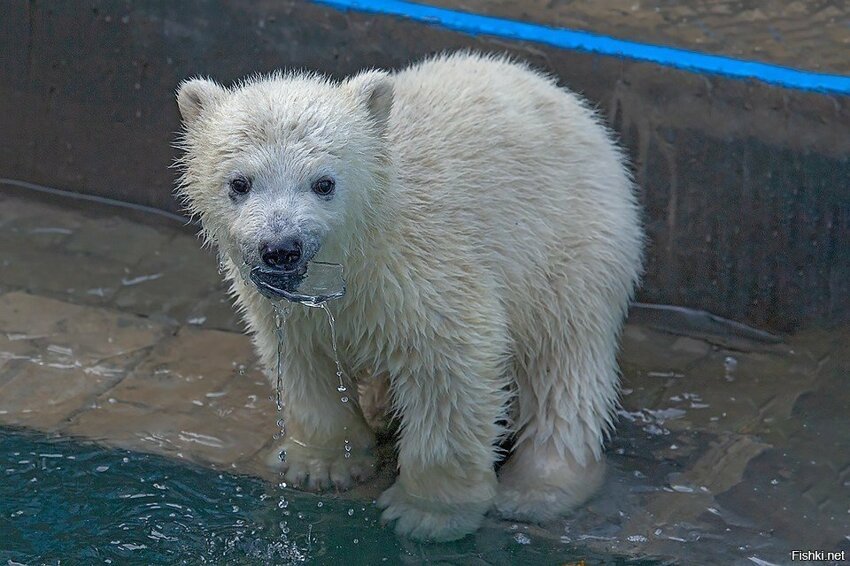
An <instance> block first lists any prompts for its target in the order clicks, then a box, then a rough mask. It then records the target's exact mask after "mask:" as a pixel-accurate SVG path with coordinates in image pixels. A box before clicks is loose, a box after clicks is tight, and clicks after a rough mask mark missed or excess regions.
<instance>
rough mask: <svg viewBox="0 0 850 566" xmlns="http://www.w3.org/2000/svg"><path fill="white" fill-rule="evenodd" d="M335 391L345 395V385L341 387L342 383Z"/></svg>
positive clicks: (346, 389)
mask: <svg viewBox="0 0 850 566" xmlns="http://www.w3.org/2000/svg"><path fill="white" fill-rule="evenodd" d="M336 390H337V391H339V392H340V393H345V392H346V391H348V388H347V387H346V386H345V385H343V384H342V383H340V384H339V387H337V388H336Z"/></svg>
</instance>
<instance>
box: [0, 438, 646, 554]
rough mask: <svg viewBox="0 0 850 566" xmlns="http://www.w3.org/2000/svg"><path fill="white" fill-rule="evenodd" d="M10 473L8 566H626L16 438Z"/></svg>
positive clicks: (88, 449) (5, 530) (232, 479)
mask: <svg viewBox="0 0 850 566" xmlns="http://www.w3.org/2000/svg"><path fill="white" fill-rule="evenodd" d="M0 469H2V473H3V481H2V483H0V533H2V542H0V563H8V564H15V563H19V564H32V563H39V564H60V563H61V564H81V563H86V564H92V563H102V564H225V563H226V564H299V563H308V564H423V563H434V562H436V563H441V564H566V563H571V562H572V563H579V562H580V561H581V560H585V562H586V563H594V564H603V563H604V564H620V563H626V562H627V561H626V560H625V559H618V558H616V557H614V558H611V557H605V556H603V555H600V554H598V553H595V552H591V551H589V550H587V549H583V548H581V547H580V546H572V545H570V544H565V543H563V542H560V541H557V540H555V541H553V540H550V539H545V538H540V537H539V536H537V535H536V534H535V533H534V532H529V529H528V528H526V527H521V526H519V525H507V524H500V523H491V524H488V525H487V526H485V527H484V529H482V532H481V533H480V534H479V536H476V537H475V538H474V539H472V538H470V539H465V540H463V541H460V542H456V543H450V544H439V545H433V544H431V545H429V544H420V543H413V542H410V541H406V540H403V539H400V538H398V537H396V536H395V535H393V533H392V532H391V531H390V530H389V529H383V528H379V526H378V525H379V512H378V510H377V509H376V507H375V506H374V504H373V503H371V502H355V501H350V500H344V499H340V498H336V497H334V496H318V495H312V494H307V493H301V492H297V491H293V490H287V489H280V488H278V487H275V486H274V485H273V484H270V483H268V482H263V481H261V480H257V479H253V478H249V477H244V476H236V475H230V474H223V473H218V472H215V471H213V470H209V469H205V468H201V467H196V466H191V465H185V464H181V463H177V462H175V461H173V460H169V459H166V458H162V457H158V456H151V455H145V454H140V453H136V452H128V451H120V450H109V449H104V448H102V447H99V446H97V445H94V444H87V443H79V442H73V441H68V440H60V439H56V438H52V439H51V438H48V437H47V436H45V435H40V434H34V433H30V432H23V431H17V430H12V429H8V428H0ZM628 563H630V564H633V563H635V562H628ZM647 563H650V562H647Z"/></svg>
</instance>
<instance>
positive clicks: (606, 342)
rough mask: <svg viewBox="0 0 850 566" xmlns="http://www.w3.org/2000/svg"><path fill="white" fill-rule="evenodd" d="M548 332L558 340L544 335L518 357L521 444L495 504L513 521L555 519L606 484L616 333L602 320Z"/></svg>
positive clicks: (556, 324) (502, 476)
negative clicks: (604, 450)
mask: <svg viewBox="0 0 850 566" xmlns="http://www.w3.org/2000/svg"><path fill="white" fill-rule="evenodd" d="M541 327H545V325H541ZM550 330H551V331H552V333H553V334H555V335H548V336H544V335H542V333H541V335H538V336H537V337H535V339H534V340H532V341H530V342H527V343H526V344H525V346H526V347H527V348H526V349H525V350H524V351H520V352H518V354H517V359H516V365H517V368H516V371H517V385H518V398H517V401H518V403H519V418H518V421H517V423H516V430H517V442H516V444H515V446H514V448H513V451H512V454H511V456H510V458H509V459H508V461H507V462H506V463H505V465H504V466H502V468H501V470H500V472H499V495H498V497H497V501H496V507H497V509H498V510H499V512H500V514H501V515H502V516H503V517H505V518H509V519H515V520H525V521H547V520H551V519H554V518H555V517H558V516H560V515H562V514H564V513H566V512H568V511H570V510H572V509H574V508H575V507H576V506H578V505H581V504H582V503H584V502H585V501H586V500H587V499H589V498H590V497H591V496H592V495H593V494H594V492H595V491H596V490H597V489H598V488H599V486H600V485H601V483H602V481H603V478H604V472H605V466H604V459H603V455H602V442H603V438H604V435H605V431H606V429H607V428H608V427H609V426H610V422H611V420H610V419H611V411H612V409H613V405H614V403H615V399H616V395H617V375H618V374H617V368H616V360H615V353H616V340H617V332H616V330H615V329H614V327H613V326H612V325H610V324H609V325H606V324H604V323H601V321H598V320H596V321H588V322H587V323H585V324H583V325H580V324H578V321H576V320H572V321H553V324H552V327H551V328H550ZM557 334H562V335H561V336H558V335H557Z"/></svg>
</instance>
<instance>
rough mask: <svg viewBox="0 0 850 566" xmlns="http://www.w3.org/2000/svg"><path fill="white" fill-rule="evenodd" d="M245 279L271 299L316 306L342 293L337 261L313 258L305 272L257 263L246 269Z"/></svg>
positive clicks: (336, 297)
mask: <svg viewBox="0 0 850 566" xmlns="http://www.w3.org/2000/svg"><path fill="white" fill-rule="evenodd" d="M248 279H250V281H251V282H252V283H253V284H254V285H256V286H257V289H258V290H259V291H260V293H262V294H263V296H265V297H267V298H268V299H270V300H272V301H280V300H281V299H284V300H287V301H291V302H293V303H301V304H303V305H307V306H319V305H321V304H323V303H326V302H328V301H331V300H333V299H339V298H341V297H342V296H344V295H345V279H344V278H343V270H342V265H340V264H338V263H325V262H321V261H313V262H310V264H309V265H308V267H307V270H306V271H303V272H298V273H292V272H283V271H280V270H275V269H269V268H267V267H262V266H258V267H254V268H253V269H250V270H249V271H248Z"/></svg>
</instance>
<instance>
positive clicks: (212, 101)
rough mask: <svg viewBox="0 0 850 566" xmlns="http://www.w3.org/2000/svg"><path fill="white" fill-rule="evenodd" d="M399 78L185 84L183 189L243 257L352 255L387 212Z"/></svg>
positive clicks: (302, 261) (281, 261) (260, 261)
mask: <svg viewBox="0 0 850 566" xmlns="http://www.w3.org/2000/svg"><path fill="white" fill-rule="evenodd" d="M392 97H393V89H392V79H391V77H390V75H388V74H387V73H384V72H381V71H366V72H364V73H361V74H359V75H357V76H354V77H352V78H350V79H348V80H346V81H344V82H342V83H336V82H333V81H331V80H329V79H326V78H324V77H320V76H317V75H312V74H282V73H277V74H274V75H272V76H268V77H260V78H253V79H249V80H246V81H244V82H242V83H240V84H238V85H236V86H233V87H231V88H225V87H222V86H220V85H218V84H216V83H215V82H212V81H210V80H206V79H192V80H189V81H186V82H184V83H183V84H181V85H180V88H179V90H178V93H177V102H178V106H179V108H180V114H181V115H182V118H183V126H184V130H183V136H182V139H181V142H180V146H179V147H180V148H181V149H182V150H183V151H184V155H183V156H182V158H181V159H180V160H179V162H178V165H179V166H180V167H181V168H182V177H181V180H180V185H179V189H178V191H179V194H180V195H181V196H182V197H183V199H184V202H185V203H186V205H187V208H188V210H189V211H190V212H191V213H192V214H195V215H197V216H199V217H200V220H201V224H202V226H203V233H204V235H205V237H206V239H207V241H208V242H211V243H214V244H216V245H218V246H219V248H220V251H221V252H222V253H223V254H224V255H225V256H226V257H227V258H229V259H230V261H232V262H233V263H234V265H235V266H237V267H241V266H242V265H246V266H247V267H249V268H253V267H257V266H265V267H269V268H274V269H277V270H281V271H283V272H285V273H292V274H293V275H294V276H297V275H299V274H301V273H303V272H304V271H305V270H306V268H307V264H308V263H309V262H310V261H311V260H314V259H322V260H324V261H332V262H344V261H345V260H346V258H347V257H348V255H349V254H350V253H351V252H352V251H353V250H355V249H357V246H358V245H364V244H363V242H362V241H361V238H360V236H361V235H362V234H363V233H364V231H366V230H368V227H369V226H371V225H373V221H374V216H376V215H378V214H379V213H380V212H379V210H378V209H379V203H380V200H381V191H382V189H385V188H386V185H387V182H388V175H389V158H388V156H387V148H386V144H385V140H384V137H385V136H384V134H385V129H386V125H387V120H388V118H389V114H390V110H391V107H392Z"/></svg>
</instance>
